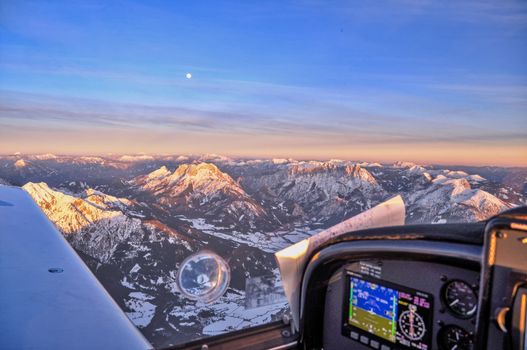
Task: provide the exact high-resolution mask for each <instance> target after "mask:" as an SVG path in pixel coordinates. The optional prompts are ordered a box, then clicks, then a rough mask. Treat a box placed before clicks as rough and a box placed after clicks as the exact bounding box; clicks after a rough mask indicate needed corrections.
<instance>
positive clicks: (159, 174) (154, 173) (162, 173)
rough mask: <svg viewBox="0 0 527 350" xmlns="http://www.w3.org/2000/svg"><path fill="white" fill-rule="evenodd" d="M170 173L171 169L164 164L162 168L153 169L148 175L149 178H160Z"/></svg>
mask: <svg viewBox="0 0 527 350" xmlns="http://www.w3.org/2000/svg"><path fill="white" fill-rule="evenodd" d="M170 174H171V173H170V170H168V168H167V167H166V166H164V165H163V166H162V167H161V168H159V169H157V170H154V171H152V172H151V173H149V174H148V175H146V176H147V178H149V179H159V178H163V177H167V176H169V175H170Z"/></svg>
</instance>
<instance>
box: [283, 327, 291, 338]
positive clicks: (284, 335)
mask: <svg viewBox="0 0 527 350" xmlns="http://www.w3.org/2000/svg"><path fill="white" fill-rule="evenodd" d="M290 336H291V332H289V331H288V330H287V329H284V330H282V337H284V338H289V337H290Z"/></svg>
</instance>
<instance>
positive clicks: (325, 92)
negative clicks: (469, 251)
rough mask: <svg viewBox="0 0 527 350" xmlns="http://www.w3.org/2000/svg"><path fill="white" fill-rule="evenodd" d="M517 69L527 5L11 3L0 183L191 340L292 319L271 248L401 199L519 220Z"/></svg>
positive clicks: (524, 104) (3, 25) (445, 213)
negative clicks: (23, 195) (17, 190)
mask: <svg viewBox="0 0 527 350" xmlns="http://www.w3.org/2000/svg"><path fill="white" fill-rule="evenodd" d="M525 62H527V3H525V2H521V1H518V2H516V1H497V2H493V1H455V2H437V1H410V0H395V1H387V2H386V3H384V4H383V5H380V6H379V5H378V4H377V2H362V1H342V2H340V1H329V2H328V1H322V2H317V1H306V2H303V1H300V2H291V3H286V2H284V1H270V2H269V1H265V2H236V1H235V2H221V3H218V2H196V1H188V2H179V1H178V2H164V1H148V2H140V1H127V2H121V1H50V2H47V1H43V2H32V1H2V3H1V5H0V89H1V93H0V154H1V156H0V184H6V185H14V186H22V187H23V188H24V189H25V190H26V191H27V192H28V193H29V194H30V195H31V196H32V197H33V198H34V200H35V201H36V203H37V204H38V205H39V206H40V207H41V208H42V210H43V211H44V213H45V214H46V215H47V216H48V217H49V219H50V220H51V221H52V222H53V223H54V224H55V225H56V227H57V228H58V230H60V231H61V232H62V233H63V234H64V236H65V237H66V238H67V240H68V242H69V243H70V244H71V245H72V246H73V247H74V248H75V250H76V251H77V252H78V254H79V255H80V256H81V257H82V259H83V260H84V261H85V262H86V264H87V265H88V266H89V267H90V269H91V271H92V272H93V273H94V274H95V275H96V276H97V278H98V279H99V280H100V281H101V283H102V284H103V285H104V287H105V288H106V289H107V290H108V291H109V293H110V294H111V295H112V297H113V298H114V299H115V301H116V302H117V303H118V304H119V305H120V307H121V308H122V309H123V311H124V312H125V313H126V314H127V315H128V317H129V318H130V320H131V321H132V322H133V323H134V324H135V325H136V326H137V327H138V328H139V329H140V330H141V331H142V332H143V334H144V335H145V336H146V338H147V339H148V340H149V341H150V342H151V343H152V344H153V345H154V346H156V347H163V346H168V345H171V344H182V343H185V342H188V341H191V340H195V339H200V338H204V337H207V336H212V335H219V334H224V333H228V332H231V331H234V330H239V329H243V328H247V327H252V326H256V325H261V324H266V323H270V322H272V321H275V320H279V319H281V317H282V315H284V314H285V313H287V312H288V306H287V302H286V300H285V297H284V293H283V289H282V286H281V281H280V278H279V272H278V268H277V265H276V261H275V257H274V253H275V252H276V251H278V250H280V249H282V248H284V247H287V246H289V245H291V244H292V243H295V242H298V241H299V240H302V239H304V238H306V237H309V236H311V235H313V234H315V233H317V232H320V231H321V230H323V229H325V228H328V227H330V226H332V225H334V224H337V223H339V222H341V221H342V220H345V219H347V218H350V217H352V216H354V215H356V214H358V213H360V212H361V211H364V210H366V209H368V208H371V207H373V206H375V205H377V204H379V203H381V202H383V201H385V200H387V199H390V198H392V197H394V196H396V195H401V196H402V198H403V200H404V202H405V204H406V223H407V224H412V223H427V224H428V223H435V224H439V223H451V222H475V221H479V220H485V219H487V218H489V217H491V216H493V215H496V214H497V213H500V212H502V211H504V210H507V209H509V208H512V207H515V206H519V205H525V204H526V200H527V197H526V196H527V186H526V179H527V168H526V167H527V144H526V140H527V118H526V116H527V66H526V64H525ZM0 199H1V198H0ZM197 253H199V254H202V255H196V256H193V254H197ZM203 254H205V255H203ZM209 292H210V293H212V294H209Z"/></svg>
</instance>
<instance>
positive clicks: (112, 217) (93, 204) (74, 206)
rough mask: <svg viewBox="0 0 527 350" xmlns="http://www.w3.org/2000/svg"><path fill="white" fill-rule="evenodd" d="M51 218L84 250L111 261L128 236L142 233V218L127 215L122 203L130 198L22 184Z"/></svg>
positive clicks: (99, 258) (35, 184) (130, 237)
mask: <svg viewBox="0 0 527 350" xmlns="http://www.w3.org/2000/svg"><path fill="white" fill-rule="evenodd" d="M22 188H23V189H24V190H26V191H27V192H28V193H29V194H30V195H31V197H33V199H34V200H35V202H36V203H37V204H38V205H39V206H40V208H41V209H42V210H43V211H44V213H45V214H46V215H47V216H48V218H49V219H50V220H51V221H52V222H53V223H54V224H55V226H57V228H58V229H59V230H60V231H61V232H62V233H64V234H65V235H66V237H67V238H68V240H69V241H70V243H71V244H72V245H73V246H74V247H75V248H76V249H78V250H80V251H82V252H83V253H85V254H87V255H90V256H92V257H94V258H96V259H98V260H99V261H101V262H107V261H108V259H109V258H110V257H111V256H112V254H113V253H114V252H115V249H116V248H117V245H118V244H119V243H121V242H124V241H126V240H130V239H134V238H137V235H138V233H141V220H139V219H137V218H131V217H128V216H127V215H125V214H124V213H123V212H122V211H121V209H118V208H119V207H121V208H122V206H124V205H127V204H125V203H128V201H127V200H119V199H118V198H115V197H113V196H106V195H105V194H103V193H101V192H95V191H93V190H91V189H90V190H87V191H86V193H85V197H84V198H79V197H74V196H72V195H68V194H64V193H62V192H59V191H56V190H53V189H51V188H49V186H48V185H47V184H46V183H44V182H40V183H32V182H29V183H27V184H26V185H24V186H22Z"/></svg>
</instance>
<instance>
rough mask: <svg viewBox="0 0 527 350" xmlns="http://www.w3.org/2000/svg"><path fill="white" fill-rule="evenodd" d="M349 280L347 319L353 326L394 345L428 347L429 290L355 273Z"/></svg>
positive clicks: (429, 322)
mask: <svg viewBox="0 0 527 350" xmlns="http://www.w3.org/2000/svg"><path fill="white" fill-rule="evenodd" d="M348 281H349V282H348V283H349V303H348V309H347V315H346V318H347V320H346V323H347V324H348V325H349V326H350V327H351V328H352V329H355V330H357V329H358V330H361V331H363V332H362V333H364V334H367V335H368V336H369V337H371V336H375V337H377V338H379V339H378V340H379V341H381V342H383V341H384V342H387V343H388V342H389V343H392V344H395V345H396V346H395V347H394V348H407V349H416V350H428V349H430V341H431V315H432V314H431V312H432V297H431V296H430V295H429V294H427V293H423V292H419V291H415V290H411V289H409V288H405V287H399V286H394V285H393V284H391V283H386V285H383V283H376V282H374V281H372V280H367V279H363V278H360V277H355V276H350V277H349V280H348ZM380 282H382V281H380ZM359 332H360V331H359Z"/></svg>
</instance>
